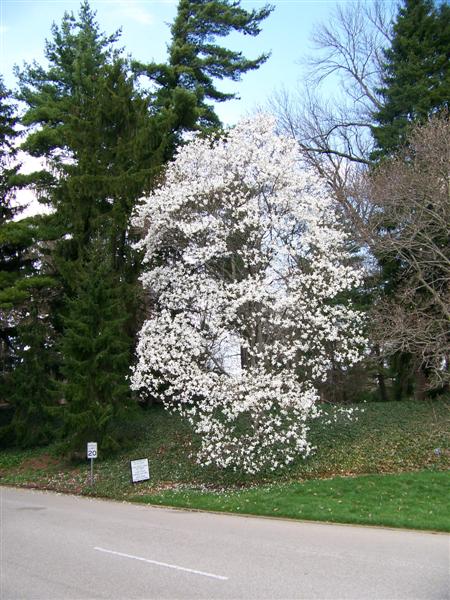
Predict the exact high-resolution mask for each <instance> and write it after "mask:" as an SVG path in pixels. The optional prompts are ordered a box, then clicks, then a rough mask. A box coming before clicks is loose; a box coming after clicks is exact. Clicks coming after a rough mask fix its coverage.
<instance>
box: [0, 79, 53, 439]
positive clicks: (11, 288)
mask: <svg viewBox="0 0 450 600" xmlns="http://www.w3.org/2000/svg"><path fill="white" fill-rule="evenodd" d="M17 125H18V118H17V116H16V113H15V106H14V103H13V102H12V98H11V94H10V92H8V91H7V90H6V88H5V86H4V85H3V82H2V81H1V79H0V363H1V364H0V397H1V399H2V400H3V401H6V402H7V403H8V404H9V406H10V407H11V409H12V414H13V417H12V423H11V424H10V426H9V427H8V428H7V430H6V431H3V434H4V436H5V439H9V440H10V441H11V442H15V443H20V444H21V445H27V444H34V443H39V442H40V441H43V439H44V438H45V439H46V435H45V434H44V429H45V428H46V421H47V419H46V416H45V415H44V410H43V406H44V404H45V403H46V402H48V394H47V393H44V389H45V388H46V386H47V385H49V378H50V371H48V370H46V369H45V366H46V358H45V356H46V351H44V350H43V342H42V340H43V339H44V338H46V344H45V345H46V347H49V345H51V344H50V341H49V340H50V337H51V336H49V331H48V330H47V333H45V331H44V330H45V326H44V320H43V319H42V315H41V314H40V310H41V308H42V302H41V297H42V295H45V294H48V292H49V290H50V289H51V288H52V287H53V286H54V280H53V279H52V277H51V276H49V275H48V274H47V273H45V269H44V267H43V265H42V262H41V261H40V250H39V242H40V240H41V238H42V234H43V225H44V222H45V220H46V219H45V217H44V218H42V217H29V218H26V219H20V218H19V217H20V212H21V210H22V207H20V206H18V204H17V203H16V197H15V196H16V191H17V189H19V188H20V187H22V186H23V184H24V182H23V181H22V180H21V177H20V175H19V173H18V171H19V168H20V164H18V162H17V137H18V130H17ZM31 356H34V357H38V359H39V364H37V363H36V361H34V360H33V359H32V360H30V357H31ZM34 367H37V369H35V368H34ZM25 388H26V389H25ZM41 417H42V420H41V422H40V418H41Z"/></svg>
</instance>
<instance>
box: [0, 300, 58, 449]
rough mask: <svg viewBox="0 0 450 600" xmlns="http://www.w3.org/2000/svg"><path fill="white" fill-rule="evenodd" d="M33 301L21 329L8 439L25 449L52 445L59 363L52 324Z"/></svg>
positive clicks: (13, 377) (18, 340) (7, 431)
mask: <svg viewBox="0 0 450 600" xmlns="http://www.w3.org/2000/svg"><path fill="white" fill-rule="evenodd" d="M41 312H42V310H41V311H40V310H38V303H37V302H34V303H33V305H32V307H31V310H30V312H29V313H28V314H27V316H26V317H24V318H23V319H22V321H21V323H20V325H19V327H18V336H17V341H16V357H15V358H16V360H15V368H14V370H13V372H12V375H11V385H10V390H9V395H8V399H9V401H10V403H11V405H12V406H13V408H14V414H13V417H12V421H11V423H10V425H9V426H8V427H6V428H5V430H4V432H3V434H4V435H5V439H6V440H9V441H12V442H14V443H15V444H16V445H19V446H22V447H28V446H36V445H42V444H47V443H49V442H50V441H51V440H52V439H53V438H54V434H55V424H54V416H55V415H57V414H58V412H57V411H55V404H56V400H57V390H56V386H55V383H54V380H53V378H52V374H53V373H54V372H55V366H56V364H57V357H56V353H55V349H54V342H53V336H52V335H51V333H52V328H51V325H50V324H49V320H48V318H47V317H46V316H45V315H42V314H40V313H41Z"/></svg>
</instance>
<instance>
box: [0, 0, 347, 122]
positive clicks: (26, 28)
mask: <svg viewBox="0 0 450 600" xmlns="http://www.w3.org/2000/svg"><path fill="white" fill-rule="evenodd" d="M79 4H80V3H79V2H78V0H77V1H71V0H65V1H60V0H0V63H1V72H2V74H3V76H4V79H5V82H6V84H7V85H8V86H9V87H13V86H14V85H15V80H14V76H13V73H12V68H13V65H14V64H18V65H19V66H20V65H22V64H23V62H24V61H28V62H29V61H32V60H34V59H36V60H37V61H38V62H43V60H44V58H43V50H44V41H45V39H46V38H50V37H51V34H50V27H51V24H52V22H56V23H57V24H59V23H60V22H61V18H62V16H63V14H64V12H65V11H69V12H70V11H73V12H77V11H78V8H79ZM263 4H265V3H264V2H257V1H246V0H244V1H243V2H242V6H243V7H244V8H247V9H252V8H258V7H261V6H262V5H263ZM271 4H273V5H275V10H274V12H273V13H272V14H271V15H270V16H269V17H268V18H267V19H266V21H265V22H264V23H263V30H262V32H261V34H260V35H259V36H258V37H256V38H251V37H249V36H245V37H244V36H240V35H232V36H230V37H229V38H227V39H226V41H225V40H224V41H222V42H221V43H224V45H227V46H228V47H230V48H233V49H238V50H242V51H243V53H244V55H245V56H247V57H248V58H254V57H256V56H258V55H259V54H260V53H262V52H268V51H271V52H272V56H271V57H270V58H269V60H268V61H267V63H265V64H264V65H263V66H262V67H261V68H260V69H259V70H257V71H254V72H251V73H248V74H247V75H244V76H243V79H242V81H241V82H238V83H229V82H227V83H225V82H221V83H220V84H219V87H220V89H221V90H224V91H235V92H238V93H239V96H240V98H241V100H236V101H231V102H226V103H223V104H221V105H220V106H218V107H217V112H218V113H219V116H220V118H221V119H222V120H223V121H224V122H225V123H226V124H229V125H231V124H234V123H235V122H236V121H237V120H238V119H239V118H240V117H241V116H243V115H245V114H247V113H248V112H251V111H252V109H254V107H255V106H256V105H257V104H263V103H264V102H265V100H266V99H267V97H268V96H269V95H270V94H271V93H272V92H273V91H274V90H276V89H279V88H280V87H281V86H284V87H286V88H287V89H290V88H293V87H295V85H296V83H297V81H298V79H299V78H300V77H301V66H300V65H299V64H298V63H299V60H300V59H301V58H302V56H304V55H305V54H306V53H307V52H308V51H309V50H310V49H311V45H310V41H309V40H310V35H311V32H312V29H313V26H314V25H315V24H318V23H320V22H321V21H325V20H327V17H328V16H329V15H330V13H331V12H332V11H333V10H334V8H335V6H336V2H335V1H334V0H331V1H327V0H275V1H272V2H271ZM91 6H92V7H93V8H94V9H95V10H96V11H97V19H98V21H99V23H100V26H101V29H102V30H103V31H105V32H106V33H112V32H113V31H115V30H116V29H118V28H122V38H121V45H123V46H124V47H125V48H126V51H127V52H128V53H130V54H131V55H132V56H133V57H134V58H136V59H138V60H141V61H144V62H145V61H151V60H156V61H163V60H164V59H165V57H166V46H167V43H168V42H169V38H170V33H169V24H170V22H171V21H172V20H173V18H174V16H175V13H176V7H177V2H176V0H167V1H164V0H128V1H119V0H117V1H114V0H97V1H95V0H92V1H91Z"/></svg>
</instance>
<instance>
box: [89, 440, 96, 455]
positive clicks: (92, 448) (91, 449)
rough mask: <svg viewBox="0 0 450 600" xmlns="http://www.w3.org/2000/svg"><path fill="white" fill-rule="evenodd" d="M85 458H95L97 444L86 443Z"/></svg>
mask: <svg viewBox="0 0 450 600" xmlns="http://www.w3.org/2000/svg"><path fill="white" fill-rule="evenodd" d="M87 457H88V458H97V442H88V444H87Z"/></svg>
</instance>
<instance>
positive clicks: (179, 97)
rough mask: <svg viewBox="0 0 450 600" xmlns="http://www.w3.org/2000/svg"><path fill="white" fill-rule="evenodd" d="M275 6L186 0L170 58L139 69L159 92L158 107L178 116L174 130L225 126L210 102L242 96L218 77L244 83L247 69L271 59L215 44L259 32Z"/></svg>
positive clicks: (176, 24)
mask: <svg viewBox="0 0 450 600" xmlns="http://www.w3.org/2000/svg"><path fill="white" fill-rule="evenodd" d="M272 10H273V7H271V6H264V7H263V8H261V9H259V10H251V11H247V10H244V9H243V8H242V7H241V6H240V1H235V0H180V1H179V3H178V11H177V16H176V18H175V20H174V22H173V24H172V27H171V36H172V37H171V43H170V45H169V48H168V51H169V57H168V62H167V63H165V64H154V63H152V64H149V65H143V64H139V63H135V69H136V70H137V71H138V72H140V73H146V74H147V75H148V76H149V77H150V78H151V79H152V80H153V81H154V82H156V84H157V85H158V86H159V90H158V92H157V94H156V105H157V106H158V108H159V110H160V111H163V112H164V111H169V112H171V113H172V115H173V123H172V125H173V126H174V130H175V129H176V127H179V129H181V130H182V129H183V128H186V129H192V128H200V129H210V128H217V127H218V126H219V125H220V121H219V118H218V117H217V115H216V113H215V111H214V108H213V107H212V106H211V105H210V104H209V102H211V101H214V102H224V101H226V100H231V99H233V98H235V97H236V94H232V93H225V92H221V91H220V90H219V89H218V88H217V87H216V83H215V80H223V79H231V80H232V81H238V80H239V79H240V78H241V76H242V74H244V73H246V72H247V71H251V70H254V69H258V68H259V67H260V66H261V65H262V64H263V63H264V62H265V61H266V60H267V58H268V57H269V54H262V55H261V56H259V57H257V58H256V59H253V60H249V59H247V58H245V56H243V54H242V52H237V51H233V50H229V49H227V48H225V47H223V46H220V45H218V44H216V43H215V40H216V38H221V37H225V36H227V35H229V34H230V33H232V32H238V33H242V34H244V35H251V36H256V35H258V34H259V33H260V31H261V28H260V24H261V22H262V21H263V20H264V19H265V18H266V17H267V16H268V15H269V14H270V13H271V11H272Z"/></svg>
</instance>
